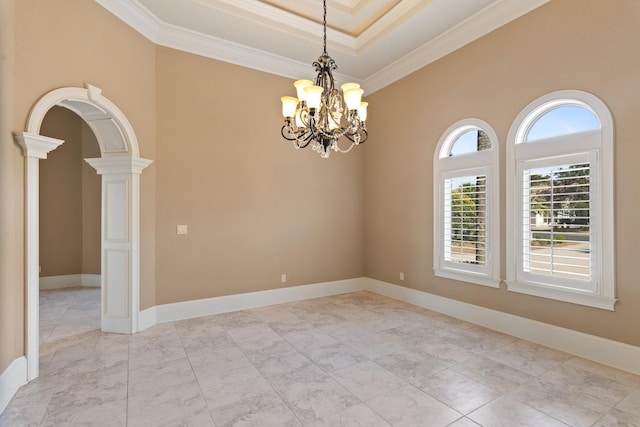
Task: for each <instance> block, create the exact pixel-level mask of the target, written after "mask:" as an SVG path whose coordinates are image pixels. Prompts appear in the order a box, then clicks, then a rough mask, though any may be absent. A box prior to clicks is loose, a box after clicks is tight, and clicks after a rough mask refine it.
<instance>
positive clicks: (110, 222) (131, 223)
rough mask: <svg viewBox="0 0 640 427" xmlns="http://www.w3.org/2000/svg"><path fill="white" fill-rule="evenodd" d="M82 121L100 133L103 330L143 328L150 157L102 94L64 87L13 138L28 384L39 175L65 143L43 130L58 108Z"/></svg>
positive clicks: (33, 359)
mask: <svg viewBox="0 0 640 427" xmlns="http://www.w3.org/2000/svg"><path fill="white" fill-rule="evenodd" d="M55 106H58V107H64V108H67V109H69V110H71V111H73V112H74V113H75V114H77V115H78V116H80V117H81V118H82V120H84V122H86V123H87V125H88V126H89V127H90V128H91V131H92V132H93V134H94V135H95V136H96V138H97V141H98V146H99V148H100V155H101V157H97V158H90V159H85V160H86V161H87V162H88V163H89V164H90V165H91V166H92V167H93V168H94V169H95V170H96V171H97V173H98V174H99V175H101V177H102V179H101V181H102V189H101V201H102V208H101V249H100V258H101V276H100V277H101V313H100V317H101V321H100V324H101V330H103V331H107V332H118V333H127V334H131V333H135V332H137V331H138V330H139V325H138V317H139V311H140V307H139V295H140V174H141V173H142V171H143V170H144V169H145V168H146V167H147V166H148V165H149V164H150V163H151V160H147V159H142V158H140V157H139V149H138V142H137V139H136V135H135V132H134V131H133V128H132V126H131V124H130V123H129V121H128V120H127V118H126V117H125V115H124V114H123V113H122V111H121V110H120V109H119V108H118V107H117V106H116V105H115V104H113V103H112V102H111V101H110V100H109V99H107V98H106V97H105V96H103V95H102V90H101V89H100V88H97V87H95V86H91V85H87V86H86V87H85V88H78V87H67V88H61V89H56V90H53V91H51V92H49V93H47V94H46V95H45V96H43V97H42V98H40V100H38V101H37V102H36V104H35V105H34V107H33V108H32V110H31V113H30V114H29V118H28V120H27V129H26V132H22V133H19V134H15V135H14V137H15V140H16V143H17V144H18V145H20V146H21V147H22V149H23V153H24V156H25V180H26V182H25V188H26V195H25V213H26V219H25V225H26V236H25V257H26V272H25V273H26V274H25V275H26V304H27V316H26V320H27V322H26V323H27V325H26V326H27V327H26V329H27V349H26V353H27V354H26V356H27V357H26V358H27V379H28V380H29V381H31V380H33V379H35V378H37V377H38V375H39V330H38V329H39V249H40V247H39V246H40V241H39V237H40V236H39V233H40V229H39V192H40V188H39V171H40V163H39V161H40V160H43V159H46V158H47V155H48V153H49V152H51V151H53V150H54V149H56V148H58V147H59V146H61V145H62V144H63V143H64V140H61V139H56V138H51V137H47V136H43V135H41V134H40V132H41V126H42V123H43V120H44V117H45V116H46V114H47V113H48V112H49V110H51V109H52V108H53V107H55Z"/></svg>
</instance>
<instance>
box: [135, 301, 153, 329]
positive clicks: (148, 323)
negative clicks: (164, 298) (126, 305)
mask: <svg viewBox="0 0 640 427" xmlns="http://www.w3.org/2000/svg"><path fill="white" fill-rule="evenodd" d="M157 323H158V317H157V315H156V307H155V306H154V307H149V308H146V309H144V310H141V311H140V312H139V313H138V331H137V332H142V331H144V330H145V329H149V328H150V327H152V326H154V325H156V324H157Z"/></svg>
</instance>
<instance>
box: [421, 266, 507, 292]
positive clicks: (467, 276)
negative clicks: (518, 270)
mask: <svg viewBox="0 0 640 427" xmlns="http://www.w3.org/2000/svg"><path fill="white" fill-rule="evenodd" d="M433 272H434V273H435V275H436V277H443V278H445V279H453V280H458V281H460V282H468V283H473V284H476V285H482V286H487V287H490V288H499V287H500V279H493V278H491V277H488V276H485V275H482V274H477V273H472V272H468V271H463V270H448V269H447V270H445V269H436V268H434V269H433Z"/></svg>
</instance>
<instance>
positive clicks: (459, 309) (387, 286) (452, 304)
mask: <svg viewBox="0 0 640 427" xmlns="http://www.w3.org/2000/svg"><path fill="white" fill-rule="evenodd" d="M365 280H366V285H365V289H366V290H368V291H371V292H374V293H377V294H380V295H384V296H387V297H389V298H393V299H397V300H400V301H404V302H407V303H409V304H413V305H417V306H419V307H423V308H427V309H429V310H433V311H437V312H439V313H442V314H446V315H449V316H451V317H455V318H458V319H461V320H465V321H467V322H471V323H475V324H476V325H480V326H484V327H486V328H489V329H493V330H495V331H498V332H502V333H505V334H509V335H512V336H514V337H518V338H521V339H524V340H527V341H531V342H535V343H538V344H541V345H544V346H547V347H551V348H554V349H557V350H560V351H564V352H567V353H570V354H574V355H576V356H580V357H584V358H585V359H589V360H592V361H594V362H598V363H602V364H605V365H608V366H612V367H614V368H618V369H622V370H624V371H627V372H631V373H634V374H638V375H640V347H636V346H632V345H629V344H624V343H621V342H617V341H613V340H609V339H605V338H601V337H597V336H594V335H589V334H585V333H582V332H577V331H574V330H571V329H566V328H561V327H559V326H554V325H550V324H548V323H543V322H538V321H536V320H531V319H527V318H524V317H520V316H515V315H513V314H508V313H503V312H501V311H496V310H491V309H488V308H484V307H479V306H477V305H472V304H467V303H464V302H460V301H456V300H452V299H449V298H444V297H441V296H438V295H433V294H429V293H427V292H423V291H418V290H415V289H410V288H405V287H403V286H398V285H393V284H391V283H386V282H381V281H379V280H374V279H365Z"/></svg>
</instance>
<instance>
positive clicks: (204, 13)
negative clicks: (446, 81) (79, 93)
mask: <svg viewBox="0 0 640 427" xmlns="http://www.w3.org/2000/svg"><path fill="white" fill-rule="evenodd" d="M96 1H97V2H98V3H99V4H100V5H102V6H103V7H104V8H106V9H107V10H109V11H110V12H112V13H113V14H114V15H116V16H117V17H119V18H120V19H122V20H123V21H124V22H126V23H127V24H128V25H130V26H131V27H133V28H134V29H135V30H137V31H138V32H140V33H141V34H143V35H144V36H145V37H147V38H148V39H149V40H151V41H153V42H154V43H156V44H158V45H162V46H168V47H172V48H175V49H179V50H183V51H186V52H191V53H195V54H198V55H203V56H207V57H210V58H214V59H219V60H222V61H226V62H230V63H234V64H238V65H242V66H245V67H250V68H254V69H258V70H261V71H265V72H269V73H273V74H277V75H281V76H285V77H290V78H292V79H298V78H312V77H314V74H315V73H314V70H313V67H312V66H311V63H312V62H313V61H315V60H316V59H317V57H318V56H320V54H321V53H322V50H323V46H322V36H323V28H322V16H323V7H322V2H321V1H320V0H96ZM548 1H550V0H327V27H328V29H327V45H328V46H327V51H328V53H329V55H330V56H331V57H332V58H333V59H335V61H336V63H337V64H338V67H339V68H338V72H337V73H336V79H337V80H338V81H339V82H341V83H343V82H346V81H356V82H359V83H361V84H362V86H363V88H364V89H365V90H366V91H367V92H369V93H371V92H373V91H375V90H378V89H380V88H382V87H384V86H386V85H388V84H390V83H393V82H394V81H396V80H398V79H400V78H402V77H404V76H406V75H407V74H409V73H411V72H413V71H415V70H417V69H419V68H421V67H424V66H425V65H428V64H429V63H431V62H433V61H435V60H437V59H439V58H441V57H442V56H444V55H447V54H448V53H450V52H452V51H454V50H456V49H459V48H460V47H462V46H464V45H466V44H467V43H470V42H472V41H473V40H475V39H477V38H479V37H482V36H483V35H485V34H487V33H489V32H491V31H493V30H495V29H496V28H498V27H500V26H502V25H505V24H506V23H508V22H510V21H512V20H514V19H516V18H518V17H520V16H522V15H524V14H526V13H528V12H530V11H531V10H533V9H535V8H537V7H539V6H541V5H543V4H544V3H546V2H548Z"/></svg>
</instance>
